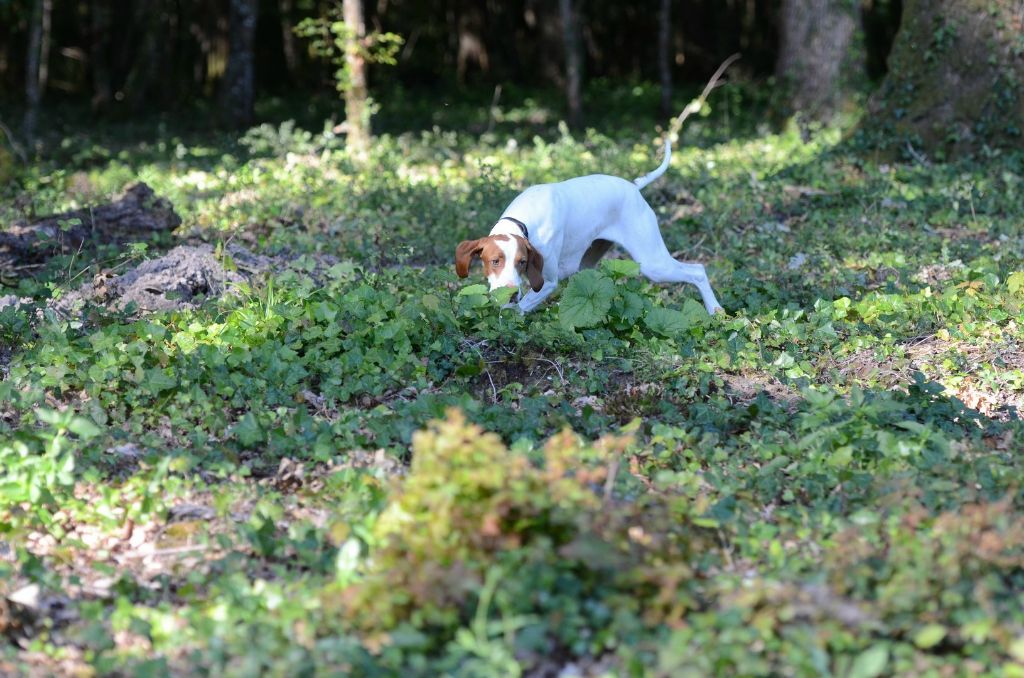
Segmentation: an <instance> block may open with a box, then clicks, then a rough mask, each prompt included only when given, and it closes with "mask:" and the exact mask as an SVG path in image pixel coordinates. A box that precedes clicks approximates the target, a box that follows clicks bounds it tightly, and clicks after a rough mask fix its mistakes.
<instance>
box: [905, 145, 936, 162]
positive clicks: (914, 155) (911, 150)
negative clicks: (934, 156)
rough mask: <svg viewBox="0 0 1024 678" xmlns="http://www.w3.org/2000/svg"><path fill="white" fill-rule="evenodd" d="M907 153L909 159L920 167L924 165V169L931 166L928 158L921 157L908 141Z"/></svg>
mask: <svg viewBox="0 0 1024 678" xmlns="http://www.w3.org/2000/svg"><path fill="white" fill-rule="evenodd" d="M907 152H908V153H910V157H912V158H913V159H914V160H916V161H917V162H918V163H920V164H921V165H924V166H925V167H928V166H929V165H931V163H930V162H928V158H926V157H924V155H922V154H921V153H920V152H919V151H918V150H917V149H916V148H914V147H913V146H911V145H910V142H909V141H908V142H907Z"/></svg>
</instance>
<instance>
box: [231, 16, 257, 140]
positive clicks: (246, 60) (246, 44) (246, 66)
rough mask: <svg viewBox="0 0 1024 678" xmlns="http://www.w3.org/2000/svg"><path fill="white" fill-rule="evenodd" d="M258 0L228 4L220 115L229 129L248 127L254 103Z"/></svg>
mask: <svg viewBox="0 0 1024 678" xmlns="http://www.w3.org/2000/svg"><path fill="white" fill-rule="evenodd" d="M258 14H259V0H231V5H230V13H229V18H228V42H229V48H228V52H229V56H228V67H227V70H226V71H225V72H224V90H223V91H224V94H223V96H224V101H223V105H224V113H225V116H226V118H227V121H228V123H229V124H231V125H232V126H233V127H244V126H246V125H249V124H250V123H252V119H253V105H254V103H255V101H256V54H255V50H254V47H255V42H256V20H257V17H258Z"/></svg>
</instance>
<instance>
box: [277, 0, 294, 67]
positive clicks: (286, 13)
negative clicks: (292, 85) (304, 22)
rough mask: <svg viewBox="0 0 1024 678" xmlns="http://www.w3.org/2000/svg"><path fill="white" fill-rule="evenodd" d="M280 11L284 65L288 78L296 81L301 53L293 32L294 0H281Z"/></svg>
mask: <svg viewBox="0 0 1024 678" xmlns="http://www.w3.org/2000/svg"><path fill="white" fill-rule="evenodd" d="M278 9H279V11H280V13H281V51H282V52H284V65H285V68H287V69H288V76H289V77H290V78H291V79H292V80H293V81H294V80H295V78H296V76H297V75H298V72H299V53H298V51H297V50H296V49H295V31H294V30H292V29H293V28H294V26H293V25H292V0H280V1H279V3H278Z"/></svg>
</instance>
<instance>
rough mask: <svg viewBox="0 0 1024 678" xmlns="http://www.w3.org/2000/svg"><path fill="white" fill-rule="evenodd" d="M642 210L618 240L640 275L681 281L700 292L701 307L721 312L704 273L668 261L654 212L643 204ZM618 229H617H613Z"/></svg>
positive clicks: (700, 268)
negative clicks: (693, 286) (638, 265)
mask: <svg viewBox="0 0 1024 678" xmlns="http://www.w3.org/2000/svg"><path fill="white" fill-rule="evenodd" d="M644 207H646V209H645V210H643V211H642V213H641V215H640V216H639V218H638V219H637V221H636V222H634V223H631V224H630V225H629V233H628V234H623V235H625V237H623V238H622V239H621V241H618V242H619V244H620V245H622V247H623V248H625V250H626V251H627V252H629V256H631V257H632V258H633V259H634V260H635V261H636V262H637V263H638V264H640V273H642V274H643V275H644V276H645V277H646V278H647V279H648V280H650V281H651V282H656V283H668V282H681V283H690V284H691V285H695V286H696V287H697V289H698V290H699V291H700V296H701V299H702V300H703V301H704V308H706V309H707V311H708V313H710V314H714V313H715V312H716V311H719V310H721V309H722V305H721V304H719V303H718V299H717V298H715V292H714V290H712V289H711V281H710V280H708V274H707V271H705V270H704V266H702V265H701V264H684V263H682V262H681V261H676V260H675V259H673V258H672V255H671V254H670V253H669V251H668V248H667V247H665V241H664V240H662V238H661V231H660V230H659V229H658V218H657V217H656V216H655V215H654V211H653V210H652V209H651V208H650V207H648V206H647V205H644ZM616 230H619V229H616Z"/></svg>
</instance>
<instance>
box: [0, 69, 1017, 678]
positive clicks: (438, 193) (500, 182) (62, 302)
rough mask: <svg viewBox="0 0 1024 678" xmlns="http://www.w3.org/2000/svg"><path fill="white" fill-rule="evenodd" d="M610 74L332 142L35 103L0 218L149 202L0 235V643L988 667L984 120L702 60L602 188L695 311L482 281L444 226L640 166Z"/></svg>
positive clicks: (993, 277)
mask: <svg viewBox="0 0 1024 678" xmlns="http://www.w3.org/2000/svg"><path fill="white" fill-rule="evenodd" d="M616 97H617V98H616ZM616 97H610V96H605V97H604V98H603V100H605V101H609V102H611V103H610V104H609V106H608V112H607V115H608V117H607V119H602V120H600V121H598V123H599V124H598V125H597V127H596V128H595V129H591V130H590V131H588V132H587V133H580V134H570V133H569V132H568V131H566V130H565V129H564V128H560V127H559V126H558V125H557V124H556V122H555V121H556V120H557V117H556V116H555V115H554V113H552V112H551V110H550V109H547V108H545V107H544V105H543V103H537V102H536V101H525V102H524V103H523V104H522V105H521V106H519V107H516V106H514V105H508V106H507V107H506V108H500V109H499V110H498V111H497V112H496V113H495V112H493V111H488V109H487V107H486V106H484V107H478V108H475V109H464V110H463V111H462V113H463V114H465V115H466V117H465V118H464V119H455V118H453V117H445V116H446V115H448V116H453V115H455V114H454V113H445V112H444V111H443V110H442V113H440V114H439V115H438V116H437V117H434V118H433V119H431V118H430V116H429V115H426V114H424V115H423V116H421V117H422V118H423V121H422V122H423V125H421V126H422V127H423V129H422V130H417V131H412V132H409V131H406V132H403V131H401V130H400V129H399V128H397V125H398V123H397V122H395V120H396V119H397V118H398V117H399V116H398V115H397V113H395V114H394V115H393V117H392V118H388V117H387V114H386V113H387V112H386V111H385V117H384V118H383V119H384V121H385V123H386V124H387V125H389V127H385V129H388V130H389V132H388V133H386V134H383V135H382V136H381V137H380V138H379V139H378V141H377V142H376V144H375V146H374V149H373V151H372V155H371V157H370V158H369V160H368V162H366V163H358V162H355V161H354V160H353V159H351V158H350V157H349V156H348V155H347V153H346V151H345V150H344V147H343V140H342V139H340V138H338V137H337V136H335V135H334V134H333V133H332V132H331V131H330V126H329V125H328V126H327V127H325V128H324V131H323V132H320V131H316V129H318V127H317V128H314V129H313V131H305V130H303V129H300V128H299V127H298V126H295V125H292V124H288V123H283V124H280V125H277V124H275V125H266V126H263V127H259V128H256V129H253V130H251V131H250V132H248V133H246V134H245V135H244V136H242V137H240V138H230V137H226V136H224V135H221V134H216V133H202V132H197V131H193V132H188V133H181V134H177V133H175V132H174V131H173V128H172V127H166V126H162V125H161V126H157V125H154V126H153V127H151V128H139V129H127V128H122V129H120V130H114V131H109V133H108V132H105V131H104V130H103V129H97V128H88V127H85V126H81V125H79V126H72V127H68V128H59V129H58V128H55V129H54V131H53V134H54V135H56V136H57V137H59V140H60V141H61V143H59V144H52V145H51V146H50V147H49V150H48V152H47V153H46V154H45V155H44V157H43V159H42V160H40V161H39V162H38V163H36V164H33V165H31V166H29V167H19V168H15V169H14V170H13V172H14V174H13V181H11V182H9V183H8V185H5V186H4V187H3V188H2V189H0V224H4V225H5V227H7V228H8V230H10V227H11V226H12V225H13V224H16V223H22V224H28V223H31V222H33V221H35V220H37V219H38V218H40V217H42V216H46V215H54V214H58V215H59V214H63V213H66V212H68V211H70V210H76V209H82V208H88V209H90V210H95V209H97V207H98V206H101V205H105V204H109V203H110V202H111V200H113V199H115V198H116V196H118V195H121V194H122V193H123V192H124V191H125V190H126V189H127V188H128V187H130V186H132V185H134V184H137V183H139V182H142V183H145V184H146V185H148V186H149V187H150V188H152V190H153V191H154V193H155V195H156V196H158V197H160V198H163V199H166V200H167V201H169V205H170V206H171V208H172V209H173V210H174V212H175V213H176V214H177V215H178V216H180V218H181V225H180V226H178V227H177V228H176V229H175V230H173V231H168V230H166V229H164V230H159V231H156V232H154V233H153V234H152V235H151V236H149V237H147V238H141V237H140V238H138V239H135V238H134V236H132V237H127V238H125V237H120V238H110V239H105V240H104V239H96V238H93V239H91V240H86V241H85V242H84V243H82V244H81V245H77V244H76V245H75V246H68V242H66V241H64V240H63V239H62V238H63V237H64V235H67V234H68V233H70V232H71V231H73V229H75V228H76V227H77V226H80V225H81V224H80V223H79V221H76V220H77V219H80V218H81V215H82V214H84V213H82V212H79V213H78V214H79V217H75V218H72V219H62V220H59V222H58V223H59V224H60V227H59V228H58V229H57V232H55V233H54V234H51V236H52V237H51V240H50V241H47V242H44V243H42V244H40V245H39V247H40V248H42V249H43V250H46V253H45V256H43V255H40V254H39V252H38V251H36V253H35V254H33V256H32V257H31V258H28V257H27V255H24V253H22V254H20V255H14V254H11V253H10V252H8V253H7V254H4V253H3V252H2V251H0V378H2V381H0V464H2V467H3V470H4V474H3V477H2V479H0V674H4V675H7V674H19V673H28V674H35V675H48V674H53V673H65V674H76V675H90V674H93V673H97V674H131V675H165V674H174V675H190V674H197V673H199V674H224V675H229V676H251V675H258V674H261V673H267V674H270V675H282V676H284V675H313V674H317V675H319V674H338V675H348V674H355V675H397V674H401V675H474V676H490V675H493V676H507V675H518V674H520V673H523V674H527V675H538V676H540V675H544V676H554V675H563V676H570V675H595V676H596V675H622V674H626V675H661V676H669V675H671V676H682V675H694V676H699V675H710V674H713V673H723V674H728V675H766V674H784V675H808V676H810V675H814V676H818V675H842V676H859V677H864V676H876V675H882V674H903V675H906V674H926V675H952V674H986V673H988V674H991V675H995V674H999V673H1003V674H1004V675H1024V607H1022V606H1021V605H1020V600H1021V598H1022V596H1024V500H1022V495H1021V484H1022V480H1024V473H1022V471H1024V454H1022V450H1024V426H1022V425H1021V420H1020V411H1021V408H1022V407H1024V329H1022V327H1021V306H1022V304H1024V238H1022V228H1024V226H1022V225H1024V155H1022V154H1021V153H1010V152H1002V151H990V152H987V153H984V154H980V155H979V156H976V157H973V158H964V159H958V160H957V161H955V162H942V161H940V160H939V159H936V158H927V157H925V156H924V155H922V154H921V153H919V152H917V151H915V150H914V149H912V148H905V147H901V148H897V149H895V153H894V154H893V153H890V154H889V155H890V158H889V159H887V160H886V161H884V162H883V161H881V160H878V159H877V158H878V157H881V156H875V155H874V154H873V153H872V152H868V151H866V150H865V149H864V148H863V147H862V146H861V145H859V142H858V137H857V135H856V134H850V133H844V130H843V129H840V128H827V129H811V130H801V129H798V128H797V127H796V126H791V127H788V128H786V129H785V130H783V131H772V130H770V129H769V128H768V127H767V125H764V124H761V123H759V122H758V121H757V120H756V118H755V115H756V113H752V111H755V112H756V111H757V110H759V109H758V107H757V106H756V105H754V104H756V103H757V101H756V98H754V99H753V100H752V99H751V95H750V94H749V93H744V92H742V91H733V90H731V88H726V89H725V90H722V91H721V92H716V93H715V95H714V97H718V99H717V102H718V103H717V104H716V103H715V101H716V100H715V99H713V101H712V104H713V110H711V111H710V114H709V115H706V116H704V117H696V118H693V119H691V121H690V122H689V123H688V126H687V128H686V129H685V130H684V133H683V135H682V138H681V139H680V142H679V143H678V144H677V145H676V150H675V153H674V155H673V160H672V166H671V169H670V170H669V172H668V173H667V174H666V175H665V176H664V177H662V178H661V179H660V180H659V181H658V182H656V183H655V184H653V185H651V186H650V187H649V188H647V189H646V190H645V196H646V198H647V200H648V201H649V202H650V204H651V205H652V207H653V208H654V209H655V211H656V212H657V214H658V216H659V219H660V222H661V227H662V232H663V234H664V237H665V241H666V243H667V244H668V246H669V249H670V250H671V251H672V252H673V253H674V254H675V255H676V256H677V257H678V258H680V259H683V260H692V261H700V262H702V263H704V264H705V265H706V266H707V269H708V271H709V275H710V277H711V280H712V284H713V286H714V287H715V290H716V292H717V293H718V297H719V300H720V301H721V303H722V304H723V306H724V307H725V309H726V311H727V313H726V314H725V315H724V316H719V317H714V318H709V317H708V316H707V315H706V314H705V313H704V311H703V307H702V306H701V305H700V303H699V301H698V296H697V295H696V291H695V290H694V289H692V288H690V287H686V286H655V285H651V284H648V283H647V282H646V281H644V280H643V279H642V278H640V277H639V276H638V275H637V271H636V267H635V266H634V265H632V264H631V263H630V262H629V261H628V259H625V258H623V255H621V253H614V252H613V253H612V255H611V256H610V257H609V259H608V261H607V262H606V263H604V264H603V265H602V266H601V268H599V269H597V270H595V271H591V272H588V273H586V274H581V275H580V276H577V277H576V278H574V279H573V280H572V281H570V282H568V283H563V284H562V285H561V289H560V292H559V293H558V294H557V295H556V296H555V297H554V298H553V299H552V300H551V301H549V302H548V303H546V304H545V305H544V306H542V307H541V308H540V309H539V310H537V311H536V312H534V313H532V314H530V315H528V316H526V317H523V316H520V315H519V314H518V313H517V312H514V311H509V310H501V304H500V302H501V300H500V299H492V298H490V297H489V296H488V294H487V293H486V289H485V288H483V287H481V286H480V285H479V283H480V280H478V279H470V280H465V281H464V280H460V279H458V278H457V277H456V276H455V273H454V271H453V266H452V255H453V251H454V248H455V245H456V244H457V243H458V242H459V241H460V240H462V239H464V238H468V237H479V236H480V235H482V234H484V233H486V231H487V229H488V228H489V227H490V225H491V224H492V223H493V221H494V219H495V218H496V216H497V215H498V214H500V212H501V211H502V209H503V208H504V206H505V205H506V204H507V203H508V201H509V200H510V199H511V198H513V197H514V196H515V195H516V194H517V193H518V192H519V191H520V190H522V189H523V188H524V187H526V186H528V185H531V184H534V183H539V182H546V181H556V180H561V179H566V178H570V177H573V176H578V175H583V174H588V173H608V174H615V175H619V176H624V177H627V178H633V177H635V176H639V175H641V174H644V173H646V172H648V171H650V170H651V169H652V168H653V167H655V166H656V165H657V164H658V162H659V161H660V143H659V140H658V131H657V129H656V127H655V121H654V120H653V119H651V118H649V117H643V116H634V119H632V120H631V121H630V122H629V123H628V124H624V123H623V120H626V119H628V117H629V116H628V115H626V114H625V113H623V112H628V111H629V110H637V109H639V108H641V107H642V106H646V107H647V109H648V110H653V109H654V108H655V104H654V101H655V100H656V92H654V91H653V90H652V89H651V88H636V89H634V90H624V91H621V92H616ZM506 101H509V102H514V97H512V96H511V95H510V96H509V97H508V98H507V99H506ZM682 103H685V102H681V104H682ZM467 111H468V112H467ZM389 120H390V122H388V121H389ZM454 130H462V131H454ZM611 130H615V131H614V132H613V131H611ZM893 158H897V159H893ZM86 213H88V212H86ZM70 222H74V223H70ZM62 234H63V235H62ZM68 237H70V236H68ZM175 248H177V249H175ZM476 275H478V273H477V271H476V270H474V276H476ZM485 432H486V433H485Z"/></svg>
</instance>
